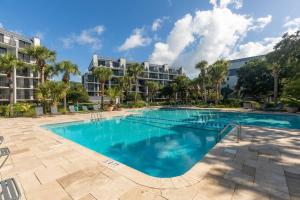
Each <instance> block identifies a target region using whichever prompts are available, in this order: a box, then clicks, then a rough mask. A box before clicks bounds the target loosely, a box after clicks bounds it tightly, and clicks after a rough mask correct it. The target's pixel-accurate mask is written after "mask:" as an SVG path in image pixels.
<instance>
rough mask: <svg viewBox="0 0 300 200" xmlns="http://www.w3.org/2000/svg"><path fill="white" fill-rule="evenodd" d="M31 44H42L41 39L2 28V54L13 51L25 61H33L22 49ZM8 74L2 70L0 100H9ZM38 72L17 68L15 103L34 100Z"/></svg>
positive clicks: (12, 52) (0, 49)
mask: <svg viewBox="0 0 300 200" xmlns="http://www.w3.org/2000/svg"><path fill="white" fill-rule="evenodd" d="M31 45H37V46H38V45H40V39H39V38H36V37H33V38H27V37H25V36H22V35H20V34H17V33H13V32H10V31H7V30H5V29H2V28H0V55H1V54H5V53H11V54H13V55H15V56H16V57H17V58H18V59H19V60H22V61H23V62H25V63H33V60H32V59H31V58H30V57H29V56H28V55H26V54H24V53H23V52H22V50H23V49H24V48H26V47H28V46H31ZM6 76H7V75H6V74H5V73H4V72H3V71H0V102H7V101H9V87H8V80H7V78H6ZM38 79H39V76H38V73H35V72H33V71H32V70H31V69H30V68H26V67H24V68H22V69H15V70H14V73H13V94H14V103H16V102H18V101H32V100H34V90H35V87H36V86H37V83H38Z"/></svg>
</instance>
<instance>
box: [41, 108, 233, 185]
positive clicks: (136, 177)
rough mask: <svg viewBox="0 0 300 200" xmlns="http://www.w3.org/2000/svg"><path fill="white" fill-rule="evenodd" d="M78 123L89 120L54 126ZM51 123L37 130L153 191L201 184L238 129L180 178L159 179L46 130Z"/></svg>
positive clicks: (231, 132) (129, 113)
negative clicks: (214, 158) (216, 157)
mask: <svg viewBox="0 0 300 200" xmlns="http://www.w3.org/2000/svg"><path fill="white" fill-rule="evenodd" d="M131 114H133V113H131V112H128V113H126V114H125V115H121V116H120V115H119V116H111V117H105V119H111V118H115V117H122V116H127V115H131ZM76 121H77V122H78V121H88V120H75V121H66V122H61V123H54V124H63V123H73V122H76ZM54 124H49V123H44V124H40V125H39V126H38V127H37V128H38V129H39V130H40V131H42V132H45V133H47V135H49V136H50V137H53V138H54V139H55V140H57V141H59V142H61V143H66V144H67V145H72V146H74V147H75V148H78V149H80V150H81V151H82V152H84V153H85V154H88V155H89V156H90V157H91V158H92V159H93V160H95V161H97V162H98V163H100V164H102V165H104V166H105V167H107V168H109V169H111V170H113V171H115V172H117V173H118V174H120V175H122V176H124V177H126V178H128V179H129V180H131V181H133V182H135V183H136V184H139V185H141V186H145V187H149V188H153V189H176V188H182V187H189V186H192V185H194V184H196V183H198V182H200V181H201V180H202V179H203V178H204V177H205V175H206V173H207V172H208V171H209V170H210V169H211V167H212V166H213V165H212V164H213V163H214V162H213V159H212V158H213V157H215V156H221V155H222V153H223V151H220V149H222V148H219V147H224V145H225V146H226V142H232V141H233V140H235V137H234V133H235V132H236V128H233V129H232V130H231V131H230V132H229V133H228V134H227V135H226V136H225V137H224V138H223V139H222V140H221V141H220V142H218V143H217V144H216V145H215V146H214V147H213V148H212V149H211V150H209V152H208V153H206V154H205V156H204V157H203V158H202V159H201V160H200V161H198V162H197V163H196V164H195V165H194V166H193V167H192V168H190V169H189V170H188V171H187V172H185V173H184V174H182V175H180V176H175V177H170V178H159V177H153V176H150V175H148V174H145V173H143V172H140V171H138V170H136V169H134V168H132V167H129V166H127V165H125V164H123V163H121V162H118V161H115V160H114V159H112V158H110V157H107V156H105V155H103V154H101V153H98V152H96V151H93V150H91V149H89V148H87V147H85V146H82V145H80V144H78V143H76V142H74V141H72V140H69V139H66V138H64V137H62V136H60V135H57V134H55V133H53V132H52V131H51V130H49V129H46V128H44V127H43V126H46V125H54Z"/></svg>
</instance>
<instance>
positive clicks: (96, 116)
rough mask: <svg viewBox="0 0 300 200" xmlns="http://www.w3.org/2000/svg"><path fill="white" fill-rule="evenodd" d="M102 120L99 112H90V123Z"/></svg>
mask: <svg viewBox="0 0 300 200" xmlns="http://www.w3.org/2000/svg"><path fill="white" fill-rule="evenodd" d="M100 119H102V113H101V111H96V112H91V121H99V120H100Z"/></svg>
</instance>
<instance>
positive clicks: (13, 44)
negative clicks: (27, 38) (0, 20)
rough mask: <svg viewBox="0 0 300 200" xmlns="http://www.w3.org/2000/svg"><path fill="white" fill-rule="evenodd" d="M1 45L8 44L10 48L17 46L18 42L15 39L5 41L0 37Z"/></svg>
mask: <svg viewBox="0 0 300 200" xmlns="http://www.w3.org/2000/svg"><path fill="white" fill-rule="evenodd" d="M0 43H3V44H8V45H10V46H16V41H15V40H13V39H5V38H4V36H0Z"/></svg>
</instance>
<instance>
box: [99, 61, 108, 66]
mask: <svg viewBox="0 0 300 200" xmlns="http://www.w3.org/2000/svg"><path fill="white" fill-rule="evenodd" d="M105 63H106V62H105V60H98V66H105Z"/></svg>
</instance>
